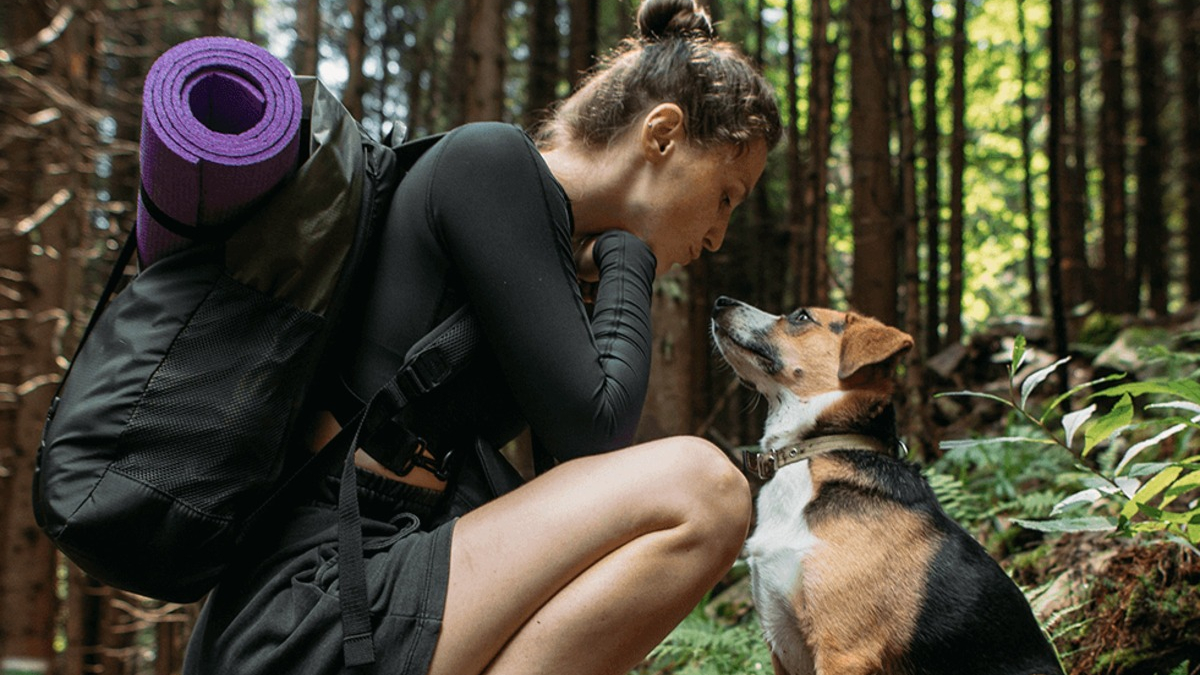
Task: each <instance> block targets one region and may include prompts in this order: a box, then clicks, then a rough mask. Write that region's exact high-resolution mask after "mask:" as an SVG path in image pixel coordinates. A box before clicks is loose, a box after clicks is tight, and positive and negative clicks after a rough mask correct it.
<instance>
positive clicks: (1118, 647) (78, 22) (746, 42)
mask: <svg viewBox="0 0 1200 675" xmlns="http://www.w3.org/2000/svg"><path fill="white" fill-rule="evenodd" d="M1198 5H1200V0H989V1H988V2H986V3H984V2H982V0H853V1H852V0H810V1H807V2H794V1H793V0H786V1H785V0H710V1H709V2H708V3H707V4H706V6H707V7H708V9H709V11H710V12H711V13H712V15H713V17H714V19H715V20H716V22H717V25H718V30H719V32H720V33H721V35H722V37H723V38H725V39H726V40H729V41H732V42H735V43H737V44H740V45H742V46H743V48H744V49H745V51H746V52H747V53H748V54H749V55H751V57H752V58H754V59H755V60H757V62H759V63H760V64H761V65H762V68H763V70H764V72H765V73H766V75H767V77H768V78H769V79H770V81H771V82H772V83H774V84H775V86H776V89H777V92H778V96H779V101H780V105H781V109H782V111H783V115H784V119H785V123H786V124H787V127H788V131H787V135H786V138H785V140H784V142H783V143H781V144H780V146H779V147H778V148H777V149H776V151H775V152H773V153H772V155H771V156H770V158H769V163H768V167H767V170H766V173H765V175H764V177H763V179H762V181H760V184H759V186H758V188H757V189H756V191H755V193H754V195H753V196H752V197H751V198H750V199H749V200H748V201H747V203H746V204H745V205H743V206H742V207H741V208H740V209H739V210H738V211H737V212H736V213H735V214H734V222H733V225H732V226H731V228H730V231H729V235H728V237H727V239H726V245H725V247H724V248H723V249H722V250H721V251H720V252H718V253H716V254H712V255H707V256H705V257H704V258H702V259H701V260H700V261H698V262H697V263H695V264H693V265H692V266H690V267H689V268H687V269H686V270H684V269H676V270H674V271H672V272H671V273H670V274H667V275H665V276H664V277H661V278H660V279H658V280H657V282H656V293H655V307H654V331H655V343H654V344H655V361H654V363H655V365H654V370H653V373H652V383H651V394H650V399H649V400H648V402H647V407H646V411H645V414H644V416H643V421H642V427H641V430H640V432H639V433H640V436H641V437H642V438H653V437H659V436H662V435H667V434H679V433H689V434H698V435H701V436H705V437H707V438H709V439H711V440H713V441H714V442H716V443H718V444H719V445H721V446H722V447H724V448H726V449H727V450H729V451H730V452H731V454H734V453H735V452H736V450H737V449H738V448H739V447H742V446H746V445H753V444H754V443H755V442H756V440H757V438H758V436H759V433H760V431H761V424H762V415H763V413H764V407H763V406H757V407H756V405H755V398H754V396H753V394H752V393H751V392H748V391H746V390H744V389H741V388H739V387H738V385H737V382H736V381H735V380H734V379H733V377H732V374H731V373H730V372H729V371H728V370H727V369H724V368H722V367H721V366H719V365H718V364H717V362H716V360H715V359H714V358H713V356H712V350H711V346H710V343H709V338H708V330H707V317H708V314H709V312H710V308H711V306H712V302H713V300H714V299H715V297H717V296H718V295H730V296H734V297H737V298H740V299H744V300H747V301H750V302H752V303H754V304H757V305H759V306H761V307H764V308H766V309H769V310H771V311H773V312H786V311H790V309H792V308H794V307H796V306H800V305H804V304H813V305H821V306H824V305H832V306H836V307H841V308H850V307H853V308H855V309H857V310H858V311H861V312H864V313H867V314H871V315H874V316H876V317H878V318H880V319H882V320H884V321H885V322H888V323H891V324H894V325H897V326H900V327H902V328H904V329H905V330H907V331H908V332H910V333H912V334H913V335H914V336H915V337H916V338H917V347H916V348H915V349H914V350H912V352H911V353H910V354H909V356H908V358H907V360H906V362H905V363H904V364H903V366H902V368H901V382H902V387H901V389H902V396H901V403H900V405H901V416H900V419H901V423H902V426H903V428H902V430H901V431H902V435H903V436H904V438H905V440H906V442H907V444H908V447H909V448H910V450H911V452H912V457H913V458H914V459H917V460H919V461H921V462H923V463H924V465H925V467H926V474H927V476H929V478H930V480H931V482H933V483H934V486H935V488H936V489H937V490H938V491H939V494H940V495H941V496H942V498H943V501H944V502H945V503H946V504H947V510H948V511H950V512H951V515H953V516H954V517H956V518H958V519H959V521H960V522H962V523H964V525H966V526H967V527H968V528H969V529H970V530H971V531H972V532H974V533H977V535H978V537H979V538H980V540H981V541H983V542H984V543H985V545H987V546H988V548H989V550H990V551H992V552H993V554H994V555H996V556H997V557H999V558H1003V559H1004V560H1005V564H1006V568H1007V569H1011V570H1013V572H1014V576H1016V578H1017V579H1018V581H1019V582H1020V583H1021V584H1022V586H1023V587H1025V588H1026V589H1027V590H1028V592H1029V594H1030V597H1031V598H1033V599H1034V600H1035V609H1037V611H1038V613H1039V617H1040V618H1041V619H1042V620H1043V622H1044V623H1045V624H1046V625H1047V630H1048V631H1049V632H1050V633H1051V635H1052V637H1053V638H1054V639H1055V643H1056V645H1057V646H1058V648H1059V650H1060V652H1061V653H1062V654H1063V656H1064V660H1065V662H1066V663H1067V665H1068V670H1069V671H1070V672H1072V673H1091V672H1095V673H1147V674H1154V673H1161V674H1162V675H1166V674H1167V673H1171V674H1172V675H1177V674H1182V673H1196V672H1197V671H1198V670H1200V637H1198V636H1200V610H1198V609H1197V607H1200V593H1198V592H1197V591H1196V586H1197V582H1200V553H1198V552H1197V549H1196V544H1197V542H1198V541H1200V506H1198V505H1197V497H1198V496H1200V495H1198V493H1197V490H1196V487H1197V485H1198V484H1200V481H1198V480H1197V478H1200V474H1198V473H1197V469H1200V463H1197V456H1198V455H1200V447H1198V446H1200V441H1198V440H1197V438H1198V437H1197V435H1196V433H1195V429H1196V426H1197V422H1198V421H1200V419H1198V418H1200V392H1197V391H1196V390H1194V389H1192V388H1190V387H1189V386H1188V383H1189V382H1190V383H1193V384H1194V383H1195V381H1196V379H1197V364H1200V353H1198V352H1200V346H1198V345H1200V318H1198V311H1197V309H1198V306H1200V305H1198V302H1200V31H1198V30H1197V28H1198V26H1200V13H1198V12H1200V10H1198ZM635 11H636V6H635V4H634V3H631V2H629V1H628V0H608V1H606V2H600V1H599V0H529V1H521V0H455V1H450V0H4V1H3V2H2V3H0V672H2V673H3V675H17V674H18V673H41V672H53V673H63V674H69V675H76V674H80V673H156V674H158V673H164V674H165V673H173V672H177V671H178V669H179V666H180V663H181V658H182V652H183V647H184V645H185V642H186V637H187V634H188V630H189V627H190V625H191V622H192V621H193V619H194V616H195V613H196V611H197V607H196V606H179V605H172V604H164V603H160V602H155V601H151V600H147V599H144V598H138V597H136V596H131V595H129V594H125V593H122V592H120V591H116V590H114V589H110V588H106V587H103V586H100V585H99V584H97V583H96V582H94V581H92V580H90V579H88V578H87V577H86V576H85V575H83V574H82V573H81V572H79V571H78V570H77V569H75V568H74V567H73V566H71V565H69V564H67V563H65V561H64V560H62V559H61V557H60V556H59V555H58V554H56V552H55V551H54V549H53V548H52V546H51V545H50V544H49V542H48V541H47V540H46V539H45V538H44V537H42V536H41V535H40V532H39V530H38V529H37V527H36V525H35V524H34V522H33V518H32V513H31V511H30V508H29V503H28V502H29V485H30V482H31V480H32V472H33V469H34V458H35V454H36V450H37V446H38V442H39V436H40V430H41V424H42V421H43V420H44V417H45V412H46V408H47V406H48V403H49V400H50V398H51V396H52V395H53V392H54V388H55V385H56V384H57V383H58V381H59V379H60V378H61V375H62V373H63V370H64V368H65V366H66V364H67V362H68V359H69V358H70V357H71V354H72V353H73V350H74V347H75V344H76V343H77V342H78V339H79V335H80V333H81V331H82V327H83V326H84V325H85V324H86V320H87V317H88V316H89V314H90V312H91V310H92V307H93V303H94V302H95V298H96V296H97V294H98V292H99V290H100V286H101V285H102V282H103V279H104V278H105V277H106V275H107V271H108V267H109V266H110V265H111V260H112V259H113V258H114V257H115V252H116V250H117V249H118V248H119V247H120V244H121V242H122V241H123V239H124V236H125V234H126V233H127V232H128V231H129V228H130V225H131V224H132V222H133V220H134V216H135V212H136V193H137V187H138V139H139V133H140V120H141V92H142V85H143V81H144V79H145V76H146V73H147V71H148V70H149V68H150V66H151V65H152V64H153V63H154V61H155V59H156V58H157V57H158V56H159V55H160V54H162V53H163V52H164V51H165V50H167V49H168V48H169V47H171V46H172V45H175V44H178V43H179V42H182V41H184V40H186V39H189V38H192V37H197V36H202V35H229V36H235V37H240V38H243V39H246V40H250V41H253V42H255V43H258V44H260V45H262V46H264V47H266V48H267V49H268V50H269V51H270V52H271V53H272V54H274V55H275V56H276V57H278V58H279V59H281V60H282V61H283V62H284V63H285V64H287V65H288V66H289V67H290V68H291V69H292V71H293V72H294V73H297V74H316V75H318V76H319V77H320V78H321V79H322V80H323V81H324V82H325V83H326V84H327V85H328V86H329V87H330V88H331V89H333V90H334V91H335V92H337V93H338V95H340V96H341V98H342V100H343V102H344V104H345V105H346V107H347V108H348V109H349V110H350V111H351V112H352V113H354V114H355V115H356V116H357V117H358V118H359V119H360V120H361V122H362V125H363V127H364V128H365V129H366V130H367V131H368V132H371V133H376V134H378V133H382V132H384V131H386V130H387V129H390V128H391V127H392V125H393V124H395V123H402V124H404V125H406V126H407V128H408V129H409V134H410V136H420V135H424V134H428V133H434V132H438V131H443V130H446V129H450V128H452V127H454V126H456V125H459V124H462V123H464V122H468V121H475V120H504V121H508V122H512V123H515V124H519V125H522V126H524V127H527V128H532V127H534V126H535V125H536V124H537V123H538V121H539V119H541V116H542V115H543V114H544V112H545V110H546V109H547V107H548V106H550V105H552V103H553V101H555V100H557V99H559V98H561V97H563V96H565V95H567V94H568V93H569V92H570V91H571V89H572V87H573V86H574V85H575V84H576V83H577V82H578V81H579V78H580V77H581V75H582V74H583V73H585V72H586V70H587V69H588V68H589V67H590V65H591V64H592V63H593V62H594V60H595V59H596V56H597V55H598V54H603V53H604V52H605V51H607V50H608V49H611V48H613V47H614V46H615V45H616V44H617V43H618V41H619V40H620V39H621V38H622V37H624V36H626V35H629V34H630V32H631V31H632V30H633V26H634V20H633V14H634V12H635ZM1014 354H1017V355H1019V358H1017V359H1016V361H1017V363H1015V364H1014V363H1012V361H1013V356H1014ZM1068 356H1069V357H1071V360H1070V361H1069V362H1067V363H1065V364H1059V365H1058V366H1057V367H1055V366H1054V364H1055V362H1056V360H1058V359H1059V358H1063V357H1068ZM1047 368H1049V370H1046V369H1047ZM1035 374H1036V377H1031V376H1033V375H1035ZM1121 375H1123V376H1124V378H1123V379H1119V380H1118V379H1117V377H1118V376H1121ZM1108 377H1111V378H1113V379H1104V378H1108ZM1100 380H1103V381H1102V382H1098V381H1100ZM1089 383H1090V384H1089ZM1131 383H1141V385H1142V388H1141V389H1128V388H1127V389H1124V390H1116V389H1115V387H1118V386H1124V387H1129V386H1131ZM1147 383H1152V384H1147ZM1022 387H1024V388H1025V391H1022ZM955 391H971V392H973V393H974V394H986V395H987V396H977V395H963V396H950V397H946V396H939V394H946V393H949V392H955ZM1105 391H1107V395H1103V394H1104V392H1105ZM1097 394H1102V395H1097ZM989 397H994V398H989ZM1123 397H1124V398H1123ZM1126 400H1128V401H1129V403H1130V404H1129V406H1128V408H1127V407H1125V406H1124V405H1123V402H1124V401H1126ZM1175 404H1177V405H1175ZM1089 405H1093V406H1096V407H1093V408H1092V409H1091V411H1090V412H1087V411H1088V406H1089ZM1155 405H1157V406H1159V407H1154V406H1155ZM1171 405H1174V407H1171ZM1147 406H1150V407H1147ZM1164 406H1165V407H1164ZM1189 406H1191V407H1189ZM1071 411H1076V412H1080V411H1083V412H1086V414H1083V413H1082V412H1080V414H1078V415H1076V416H1075V417H1066V423H1065V424H1064V417H1065V416H1066V415H1067V413H1069V412H1071ZM1126 412H1128V416H1126ZM1076 423H1080V424H1082V426H1077V427H1076V428H1075V429H1070V428H1069V426H1070V425H1071V424H1076ZM1074 431H1079V434H1078V436H1079V437H1083V436H1085V435H1086V434H1088V433H1090V434H1091V435H1090V436H1088V439H1087V441H1084V440H1082V438H1080V439H1074V438H1073V436H1075V434H1074ZM1068 432H1070V433H1068ZM1168 432H1169V433H1168ZM988 437H991V438H1017V439H1021V438H1024V439H1032V440H1012V441H1006V442H1004V443H981V444H971V442H973V441H977V440H979V439H987V438H988ZM947 441H949V443H947ZM963 441H966V442H967V443H959V442H963ZM956 443H958V444H956ZM1135 457H1136V461H1134V460H1135ZM1080 495H1082V496H1080ZM1072 499H1073V500H1074V501H1071V500H1072ZM1047 523H1050V524H1047ZM743 576H744V571H739V568H735V570H734V572H733V573H731V575H730V578H729V579H728V580H727V581H726V582H724V583H722V584H721V586H720V587H718V588H717V589H714V594H713V599H712V600H711V601H709V602H706V603H705V605H704V606H702V607H701V608H699V609H698V610H697V613H696V614H695V615H694V616H693V617H691V618H689V620H688V622H686V623H685V626H684V630H683V631H682V632H681V633H679V634H678V635H676V636H674V637H673V638H672V639H671V640H669V641H668V642H667V643H665V644H664V646H663V647H661V648H660V650H658V651H657V652H656V655H655V657H654V658H653V659H651V660H648V662H647V664H646V665H645V667H644V670H645V672H697V673H719V672H720V673H724V672H729V673H740V672H752V671H755V670H757V669H762V668H763V667H764V665H763V659H764V658H765V656H764V652H762V650H761V640H759V639H758V636H757V633H756V630H757V629H756V624H755V619H754V615H753V608H752V607H751V606H750V605H749V601H748V600H747V599H746V597H745V594H744V588H743V587H742V584H743V583H744V582H743V581H742V577H743ZM1103 580H1108V581H1103ZM766 667H769V664H768V665H767V666H766Z"/></svg>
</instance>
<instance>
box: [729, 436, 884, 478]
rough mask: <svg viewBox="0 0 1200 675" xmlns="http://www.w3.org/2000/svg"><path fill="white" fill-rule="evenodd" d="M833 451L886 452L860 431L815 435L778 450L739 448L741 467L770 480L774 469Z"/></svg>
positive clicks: (873, 438) (876, 440) (749, 472)
mask: <svg viewBox="0 0 1200 675" xmlns="http://www.w3.org/2000/svg"><path fill="white" fill-rule="evenodd" d="M835 450H869V451H871V452H884V453H886V452H887V451H888V447H887V445H886V444H885V443H884V442H883V441H881V440H879V439H878V438H875V437H874V436H866V435H864V434H835V435H832V436H818V437H817V438H809V439H807V440H803V441H800V442H799V443H796V444H795V445H789V446H787V447H784V448H779V449H778V450H766V451H762V450H743V451H742V466H743V468H744V469H745V470H746V473H748V474H750V475H751V476H754V477H755V478H758V479H759V480H770V479H771V477H772V476H774V475H775V472H776V471H779V470H780V469H782V468H783V467H785V466H787V465H788V464H795V463H796V462H799V461H802V460H805V459H811V458H812V457H816V456H817V455H823V454H825V453H828V452H834V451H835Z"/></svg>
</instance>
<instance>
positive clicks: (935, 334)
mask: <svg viewBox="0 0 1200 675" xmlns="http://www.w3.org/2000/svg"><path fill="white" fill-rule="evenodd" d="M936 4H937V3H936V2H935V0H925V2H924V4H923V6H922V8H923V10H924V15H925V25H924V27H923V28H922V31H921V32H922V35H923V38H924V45H923V47H924V51H925V73H924V77H923V79H924V80H925V109H924V113H925V125H924V126H925V128H924V130H923V133H922V135H923V137H924V142H923V145H924V147H923V148H922V151H923V156H924V159H925V256H926V259H927V261H926V276H925V355H926V356H932V355H934V354H936V353H937V352H938V350H940V349H941V346H942V338H941V334H940V326H941V306H942V294H941V264H942V262H941V260H942V258H941V244H942V238H941V234H940V230H941V209H942V206H941V197H940V193H939V190H938V185H939V179H938V164H939V162H938V158H939V155H940V150H939V145H940V137H941V132H940V130H939V129H938V109H937V92H938V52H939V49H938V33H937V18H936V15H935V13H934V8H935V6H936Z"/></svg>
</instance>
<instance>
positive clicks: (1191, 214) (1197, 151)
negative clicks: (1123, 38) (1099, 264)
mask: <svg viewBox="0 0 1200 675" xmlns="http://www.w3.org/2000/svg"><path fill="white" fill-rule="evenodd" d="M1179 11H1180V17H1179V25H1180V30H1179V41H1180V45H1179V73H1180V77H1181V78H1182V79H1183V84H1182V87H1181V89H1182V93H1183V108H1182V111H1181V114H1182V115H1183V129H1184V143H1183V152H1184V168H1183V184H1184V190H1183V194H1184V199H1185V200H1186V205H1185V208H1184V232H1185V233H1186V235H1187V282H1188V291H1187V292H1188V295H1187V297H1188V300H1189V301H1191V302H1200V2H1198V1H1197V0H1180V10H1179Z"/></svg>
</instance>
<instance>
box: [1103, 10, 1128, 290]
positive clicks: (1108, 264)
mask: <svg viewBox="0 0 1200 675" xmlns="http://www.w3.org/2000/svg"><path fill="white" fill-rule="evenodd" d="M1121 7H1122V2H1121V0H1102V2H1101V5H1100V91H1101V94H1102V96H1103V103H1102V104H1101V107H1100V166H1101V169H1102V172H1103V174H1104V178H1103V182H1102V183H1101V195H1102V196H1101V202H1102V203H1103V205H1104V217H1103V225H1102V230H1103V234H1104V242H1103V246H1102V249H1103V253H1104V271H1103V274H1102V275H1101V279H1102V288H1103V292H1102V293H1101V295H1100V308H1101V309H1102V310H1103V311H1105V312H1110V313H1122V312H1129V311H1133V303H1132V299H1133V294H1132V293H1131V292H1130V290H1129V287H1130V286H1131V285H1132V284H1131V283H1130V281H1131V280H1130V278H1129V277H1130V274H1129V269H1128V264H1127V263H1128V254H1127V253H1126V250H1125V249H1126V244H1127V237H1128V235H1127V220H1128V214H1127V206H1126V190H1125V126H1126V118H1127V114H1126V110H1125V72H1124V60H1125V47H1124V36H1123V34H1122V31H1123V27H1124V26H1123V24H1124V22H1123V20H1122V19H1123V12H1122V10H1121Z"/></svg>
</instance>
